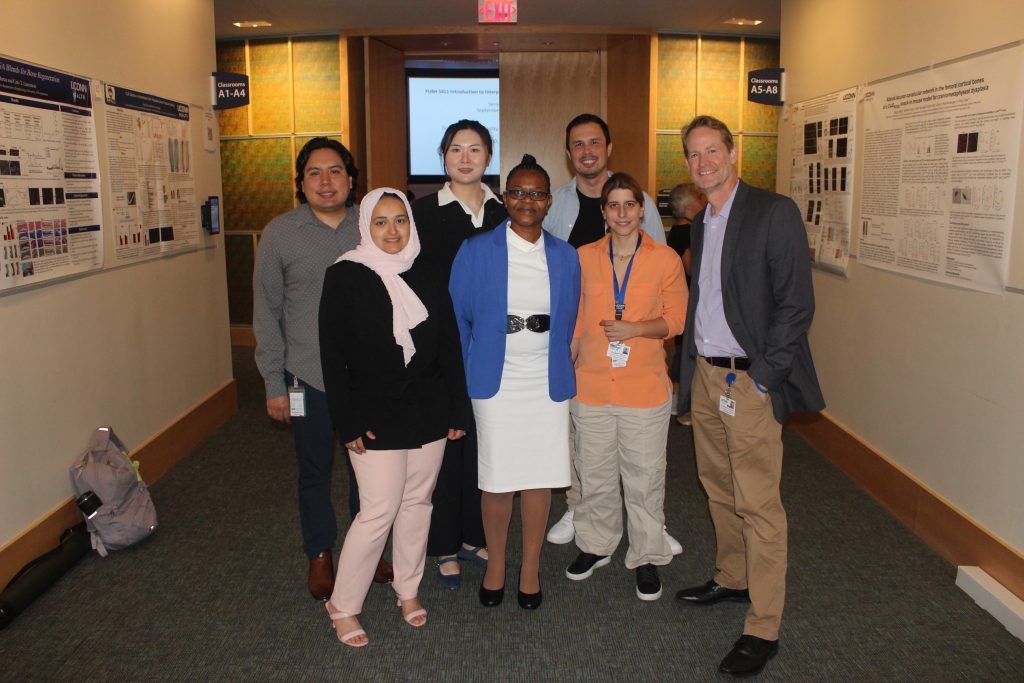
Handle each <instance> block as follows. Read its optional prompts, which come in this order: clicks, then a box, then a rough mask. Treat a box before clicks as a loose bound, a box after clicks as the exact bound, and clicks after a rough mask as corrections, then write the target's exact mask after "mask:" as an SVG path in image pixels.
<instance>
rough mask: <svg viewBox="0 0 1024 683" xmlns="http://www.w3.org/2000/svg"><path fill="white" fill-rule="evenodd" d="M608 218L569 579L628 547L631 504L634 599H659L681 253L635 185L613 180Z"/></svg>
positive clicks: (580, 430) (579, 396)
mask: <svg viewBox="0 0 1024 683" xmlns="http://www.w3.org/2000/svg"><path fill="white" fill-rule="evenodd" d="M601 211H602V213H603V214H604V219H605V222H606V223H607V225H608V233H607V234H606V235H605V236H604V238H602V239H601V240H599V241H597V242H593V243H591V244H587V245H585V246H582V247H580V249H579V258H580V268H581V270H582V280H583V282H582V296H581V298H580V308H579V314H578V316H577V319H576V331H575V337H574V339H573V348H574V350H575V351H576V353H577V356H576V386H577V393H576V397H575V399H573V401H572V403H571V404H570V412H571V414H572V420H573V424H574V426H575V427H576V457H575V460H574V464H575V466H576V470H577V471H578V472H579V475H580V482H581V484H582V491H583V499H582V501H581V502H580V504H579V505H577V507H576V512H575V517H574V519H573V522H574V524H575V526H576V545H577V546H579V549H580V551H581V552H580V554H579V556H578V557H577V558H576V560H575V561H574V562H573V563H572V564H571V565H569V567H568V569H566V576H568V577H569V578H570V579H573V580H576V581H581V580H583V579H586V578H589V577H590V575H591V574H592V573H593V572H594V569H596V568H598V567H603V566H605V565H606V564H608V563H609V562H610V560H611V555H612V553H614V552H615V548H616V547H617V546H618V545H619V541H620V540H621V538H622V499H623V497H624V498H625V503H626V529H627V531H628V534H629V549H628V550H627V552H626V558H625V563H626V567H627V568H628V569H636V586H637V587H636V593H637V597H639V598H640V599H641V600H657V599H658V598H659V597H661V581H660V579H659V577H658V570H657V566H658V565H665V564H668V563H669V561H670V560H671V559H672V551H671V549H670V548H669V544H668V541H667V539H666V538H665V535H664V533H662V530H663V528H664V526H665V513H664V510H663V505H664V500H665V444H666V442H667V440H668V424H669V416H670V412H671V410H670V408H671V399H672V382H671V381H670V380H669V377H668V371H667V365H666V361H665V347H664V340H666V339H672V338H673V337H675V336H676V335H677V334H680V333H681V332H682V331H683V324H684V321H685V319H686V300H687V289H686V281H685V280H684V279H683V265H682V262H681V261H680V260H679V256H678V254H676V253H675V251H673V250H672V249H671V248H670V247H667V246H665V245H663V244H659V243H658V242H656V241H654V240H653V239H651V238H650V237H649V236H647V234H646V233H644V231H643V230H641V229H640V223H641V221H642V220H643V215H644V197H643V191H642V190H641V189H640V186H639V184H638V183H637V182H636V180H634V179H633V178H632V177H630V176H629V175H626V174H624V173H616V174H614V175H613V176H611V178H609V179H608V182H607V183H605V186H604V190H603V191H602V192H601ZM620 483H621V487H622V494H621V495H620V493H619V487H620Z"/></svg>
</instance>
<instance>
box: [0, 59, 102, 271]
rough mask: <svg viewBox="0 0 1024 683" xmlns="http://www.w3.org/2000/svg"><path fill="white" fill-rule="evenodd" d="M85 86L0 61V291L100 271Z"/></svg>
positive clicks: (95, 173)
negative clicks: (0, 273)
mask: <svg viewBox="0 0 1024 683" xmlns="http://www.w3.org/2000/svg"><path fill="white" fill-rule="evenodd" d="M102 215H103V210H102V205H101V203H100V174H99V161H98V158H97V145H96V123H95V118H94V116H93V108H92V95H91V90H90V85H89V81H88V80H86V79H84V78H79V77H77V76H72V75H70V74H66V73H62V72H59V71H51V70H50V69H44V68H42V67H38V66H35V65H33V64H28V63H25V62H18V61H15V60H11V59H6V58H3V57H0V244H2V246H3V252H2V257H3V258H2V259H0V261H2V264H3V278H2V279H0V291H3V290H9V289H14V288H17V287H21V286H25V285H30V284H35V283H38V282H44V281H46V280H52V279H54V278H58V277H64V276H66V275H73V274H76V273H81V272H85V271H89V270H97V269H99V268H101V267H102V266H103V233H102V230H101V222H102Z"/></svg>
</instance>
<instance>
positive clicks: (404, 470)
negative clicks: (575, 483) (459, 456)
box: [320, 188, 469, 647]
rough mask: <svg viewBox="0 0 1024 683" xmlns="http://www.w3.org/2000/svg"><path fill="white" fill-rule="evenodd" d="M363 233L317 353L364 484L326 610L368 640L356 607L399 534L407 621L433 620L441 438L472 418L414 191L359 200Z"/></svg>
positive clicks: (337, 425) (345, 633) (334, 287)
mask: <svg viewBox="0 0 1024 683" xmlns="http://www.w3.org/2000/svg"><path fill="white" fill-rule="evenodd" d="M359 233H360V237H361V242H360V244H359V246H358V247H356V248H355V249H353V250H352V251H349V252H346V253H345V254H343V255H342V256H341V258H339V259H338V261H337V262H336V263H335V264H334V265H333V266H331V267H330V268H328V269H327V275H326V277H325V279H324V288H323V296H322V298H321V300H320V353H321V356H322V359H323V368H324V384H325V385H326V389H327V400H328V404H329V405H330V410H331V419H332V421H333V424H334V429H335V431H336V432H337V434H338V437H339V438H340V439H341V442H342V443H344V444H345V447H346V448H348V451H349V455H350V456H351V458H352V466H353V468H354V469H355V473H356V480H357V481H358V483H359V508H360V510H359V514H358V515H357V516H356V518H355V519H354V520H353V521H352V525H351V526H350V527H349V530H348V534H347V535H346V536H345V542H344V544H343V546H342V548H341V557H340V558H339V561H338V575H337V578H336V579H335V584H334V592H333V594H332V595H331V598H330V600H328V601H327V612H328V614H329V615H330V617H331V621H332V622H333V624H334V629H335V631H336V632H337V635H338V639H339V640H340V641H341V642H342V643H344V644H346V645H349V646H352V647H363V646H364V645H367V644H368V643H369V639H368V637H367V635H366V632H365V631H364V630H363V629H362V627H361V625H360V623H359V619H358V615H359V614H360V612H362V609H363V601H364V600H365V598H366V594H367V591H368V590H369V588H370V583H371V581H372V580H373V572H374V569H375V568H376V566H377V558H379V557H380V555H381V552H382V551H383V549H384V544H385V543H386V541H387V537H388V533H389V532H393V535H392V538H393V540H392V561H393V564H394V570H395V578H394V581H393V582H392V586H393V587H394V590H395V593H396V595H397V597H398V606H399V608H400V609H401V615H402V618H403V619H404V620H405V621H406V623H408V624H409V625H410V626H412V627H414V628H419V627H421V626H424V625H426V623H427V613H426V610H424V609H423V607H422V605H420V602H419V599H418V597H417V593H418V590H419V584H420V579H421V578H422V577H423V565H424V561H425V558H426V546H427V530H428V528H429V526H430V513H431V509H432V506H431V503H430V496H431V493H432V492H433V490H434V483H435V482H436V481H437V473H438V470H439V469H440V467H441V459H442V456H443V454H444V446H445V442H446V441H447V440H448V439H459V438H462V436H463V435H464V434H465V431H464V430H465V427H466V423H467V421H468V415H469V400H468V398H467V394H466V378H465V375H464V372H463V367H462V353H461V346H460V342H459V332H458V328H457V327H456V324H455V317H454V314H453V312H452V304H451V300H450V298H449V296H448V291H447V288H446V287H445V284H446V282H445V278H444V276H443V275H442V274H439V273H437V272H435V271H433V270H432V269H431V267H430V266H427V265H422V264H419V263H417V262H416V256H417V254H419V251H420V242H419V237H418V235H417V234H416V225H415V223H414V222H413V219H412V211H411V210H410V208H409V203H408V200H406V198H405V196H404V195H403V194H402V193H401V192H399V191H398V190H394V189H391V188H380V189H377V190H373V191H372V192H370V193H369V194H368V195H367V196H366V197H365V199H363V201H362V204H361V206H360V215H359Z"/></svg>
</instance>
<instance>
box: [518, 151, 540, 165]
mask: <svg viewBox="0 0 1024 683" xmlns="http://www.w3.org/2000/svg"><path fill="white" fill-rule="evenodd" d="M519 163H520V164H521V165H523V166H535V165H536V164H537V159H536V158H535V157H534V156H533V155H532V154H524V155H523V160H522V161H520V162H519Z"/></svg>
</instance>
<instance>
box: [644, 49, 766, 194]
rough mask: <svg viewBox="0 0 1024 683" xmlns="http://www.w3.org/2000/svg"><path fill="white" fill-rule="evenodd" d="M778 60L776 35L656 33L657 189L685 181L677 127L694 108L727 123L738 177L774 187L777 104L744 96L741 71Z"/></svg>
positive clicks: (759, 67) (760, 66)
mask: <svg viewBox="0 0 1024 683" xmlns="http://www.w3.org/2000/svg"><path fill="white" fill-rule="evenodd" d="M778 65H779V42H778V40H765V39H753V38H731V37H728V38H727V37H703V36H702V37H697V36H679V35H661V36H658V105H657V107H658V110H657V122H658V132H657V138H656V141H655V154H656V159H655V169H656V173H655V179H656V182H657V187H658V189H659V190H667V189H671V188H672V187H674V186H675V185H677V184H678V183H685V182H690V174H689V171H688V170H687V168H686V164H685V162H684V159H683V149H682V143H681V141H680V139H679V129H680V128H681V127H682V126H683V125H685V124H686V123H687V122H688V121H690V119H692V118H693V117H694V116H696V115H697V114H710V115H711V116H715V117H717V118H719V119H722V120H723V121H724V122H725V123H726V125H728V126H729V129H730V130H731V131H732V132H733V137H734V139H735V141H736V144H737V146H738V147H739V150H740V160H739V168H738V169H737V170H738V172H739V175H740V177H742V178H743V179H744V180H746V181H747V182H749V183H750V184H751V185H754V186H756V187H763V188H765V189H770V190H774V189H775V175H776V173H775V156H776V148H777V139H776V137H777V134H778V117H779V108H778V107H773V106H770V105H765V104H757V103H754V102H748V101H747V100H746V75H747V72H748V71H753V70H755V69H767V68H772V67H777V66H778ZM753 133H757V134H758V135H752V134H753Z"/></svg>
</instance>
